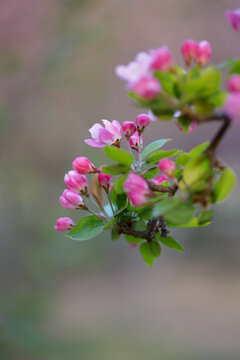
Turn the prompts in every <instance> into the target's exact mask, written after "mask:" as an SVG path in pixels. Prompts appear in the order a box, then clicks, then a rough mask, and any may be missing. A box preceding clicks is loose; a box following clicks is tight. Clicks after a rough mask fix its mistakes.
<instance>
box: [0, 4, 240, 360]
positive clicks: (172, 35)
mask: <svg viewBox="0 0 240 360" xmlns="http://www.w3.org/2000/svg"><path fill="white" fill-rule="evenodd" d="M239 6H240V3H239V1H237V0H236V1H235V0H232V1H231V0H225V1H224V0H201V1H199V0H182V1H180V0H168V1H163V0H148V1H144V0H112V1H110V0H101V1H97V0H41V1H33V0H1V1H0V169H1V172H0V212H1V215H0V292H1V293H0V359H1V360H23V359H24V360H35V359H36V360H55V359H56V360H65V359H71V360H75V359H81V360H95V359H98V360H103V359H104V360H108V359H114V360H118V359H126V360H128V359H131V360H134V359H138V360H145V359H148V360H155V359H156V360H157V359H161V360H181V359H184V360H188V359H189V360H190V359H191V360H192V359H194V360H198V359H199V360H200V359H206V360H215V359H217V360H225V359H227V360H238V359H239V358H240V342H239V340H240V307H239V303H240V281H239V279H240V263H239V258H240V244H239V240H240V239H239V213H240V205H239V201H240V195H239V185H238V186H237V187H236V189H235V191H234V193H233V194H232V196H231V197H230V198H229V199H228V200H227V201H226V203H225V204H224V205H222V206H219V207H216V209H215V210H216V211H215V218H214V221H213V223H212V225H211V226H210V227H208V228H201V229H196V230H184V229H180V230H178V231H175V232H174V236H175V237H176V238H177V239H178V240H179V241H180V242H181V243H182V244H183V246H184V247H185V249H186V251H185V253H183V254H182V253H176V252H174V251H172V250H168V249H167V248H165V249H164V250H163V253H162V256H161V259H159V260H158V261H157V262H156V264H155V265H154V267H153V268H148V267H147V266H146V265H145V264H144V263H143V261H142V259H141V258H140V255H139V252H138V250H137V249H132V248H130V247H129V246H128V244H127V243H125V242H124V241H116V242H114V243H113V242H112V241H111V240H110V239H109V236H108V234H107V233H105V234H104V235H102V236H99V237H97V238H96V239H93V240H90V241H87V242H81V243H80V242H77V241H72V240H69V239H66V238H64V236H63V235H61V234H59V233H57V232H56V231H55V230H54V229H53V225H54V223H55V220H56V218H57V217H59V216H69V211H67V210H65V209H63V208H61V207H60V205H59V202H58V197H59V194H60V193H61V192H62V190H63V188H64V183H63V175H64V173H65V172H66V171H68V170H69V169H70V168H71V163H72V160H73V159H74V157H76V156H78V155H86V156H88V157H90V158H91V159H92V161H94V163H95V164H96V165H97V166H99V165H100V164H101V163H102V152H101V150H99V152H98V154H97V153H96V151H94V150H92V149H91V148H89V147H88V146H87V145H84V142H83V140H84V139H85V138H88V129H89V127H90V126H91V125H92V124H93V123H95V122H98V121H99V120H100V119H102V118H107V119H109V120H113V119H117V120H119V121H121V122H122V121H125V120H133V119H134V117H135V116H136V115H137V113H138V111H139V110H138V109H137V108H136V107H135V105H134V104H133V103H131V101H130V99H128V98H127V95H126V91H125V90H124V84H123V82H121V81H120V80H119V79H117V77H116V76H115V74H114V68H115V66H116V65H117V64H121V63H123V64H125V63H128V62H129V61H130V60H131V59H132V58H133V57H134V56H135V54H136V53H137V52H138V51H140V50H146V49H149V48H154V47H157V46H160V45H162V44H167V45H169V47H170V48H171V50H172V51H173V53H174V56H175V59H176V61H178V62H180V63H181V64H183V61H182V59H181V56H180V52H179V47H180V44H181V43H182V42H183V40H184V39H186V38H189V37H191V38H193V39H195V40H202V39H208V40H209V41H210V42H211V43H212V46H213V50H214V56H213V61H214V62H215V63H219V62H221V61H223V60H224V59H225V58H227V57H239V49H240V35H239V34H238V33H235V32H233V31H232V29H231V27H230V25H229V24H228V23H227V22H226V20H225V16H224V11H225V10H226V9H231V10H233V9H235V8H238V7H239ZM216 126H217V125H216V124H211V125H204V126H203V127H199V129H198V130H196V131H195V132H194V133H193V134H191V135H189V136H185V135H183V134H182V133H180V132H179V131H178V129H177V128H176V126H175V124H174V123H173V122H170V123H167V124H166V123H155V124H153V125H152V126H151V129H148V130H147V131H146V135H145V138H146V140H145V141H146V142H150V141H151V140H154V139H157V138H161V137H162V138H164V137H171V138H173V140H174V143H175V145H174V146H178V147H180V148H182V149H184V150H189V149H190V148H191V146H194V145H195V144H196V145H197V144H199V143H201V142H203V141H205V140H207V139H209V138H210V137H211V136H212V135H213V134H214V132H215V131H216ZM239 134H240V127H239V126H238V124H236V125H234V126H233V127H232V128H231V130H230V131H229V133H228V134H227V136H226V138H225V139H224V142H223V144H222V146H221V148H220V149H219V156H220V157H221V158H222V160H223V161H224V162H226V163H229V164H230V165H231V166H232V167H233V168H234V169H235V170H236V172H237V173H238V174H239V176H240V164H239V150H240V145H239ZM73 217H74V215H73ZM75 219H76V218H75Z"/></svg>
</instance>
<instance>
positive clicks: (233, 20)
mask: <svg viewBox="0 0 240 360" xmlns="http://www.w3.org/2000/svg"><path fill="white" fill-rule="evenodd" d="M226 18H227V20H228V22H229V23H230V25H232V28H233V29H234V30H235V31H237V32H240V9H237V10H234V11H226Z"/></svg>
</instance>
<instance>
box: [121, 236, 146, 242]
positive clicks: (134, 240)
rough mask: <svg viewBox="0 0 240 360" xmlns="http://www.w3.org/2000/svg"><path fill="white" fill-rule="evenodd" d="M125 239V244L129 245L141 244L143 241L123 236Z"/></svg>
mask: <svg viewBox="0 0 240 360" xmlns="http://www.w3.org/2000/svg"><path fill="white" fill-rule="evenodd" d="M125 239H126V241H127V242H129V243H131V244H139V243H140V242H142V241H143V240H144V239H141V238H136V237H134V236H132V235H125Z"/></svg>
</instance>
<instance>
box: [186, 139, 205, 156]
mask: <svg viewBox="0 0 240 360" xmlns="http://www.w3.org/2000/svg"><path fill="white" fill-rule="evenodd" d="M209 145H210V141H206V142H204V143H203V144H200V145H198V146H196V147H194V148H193V149H192V150H191V151H190V152H189V155H191V156H192V157H196V156H198V155H200V154H201V153H202V152H203V151H205V150H206V149H207V148H208V146H209Z"/></svg>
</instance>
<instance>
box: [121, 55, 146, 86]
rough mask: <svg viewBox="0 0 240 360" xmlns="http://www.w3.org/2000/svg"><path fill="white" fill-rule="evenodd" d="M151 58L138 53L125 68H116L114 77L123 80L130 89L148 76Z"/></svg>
mask: <svg viewBox="0 0 240 360" xmlns="http://www.w3.org/2000/svg"><path fill="white" fill-rule="evenodd" d="M150 64H151V56H150V55H149V54H147V53H145V52H140V53H139V54H137V56H136V57H135V60H134V61H131V62H130V63H129V64H128V65H127V66H125V65H119V66H117V67H116V69H115V72H116V75H117V76H118V77H119V78H121V79H122V80H125V81H126V82H127V85H128V87H129V88H132V87H133V86H134V85H135V84H136V83H137V82H138V81H139V80H140V79H142V78H143V77H145V76H147V75H149V74H150Z"/></svg>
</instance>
